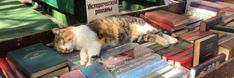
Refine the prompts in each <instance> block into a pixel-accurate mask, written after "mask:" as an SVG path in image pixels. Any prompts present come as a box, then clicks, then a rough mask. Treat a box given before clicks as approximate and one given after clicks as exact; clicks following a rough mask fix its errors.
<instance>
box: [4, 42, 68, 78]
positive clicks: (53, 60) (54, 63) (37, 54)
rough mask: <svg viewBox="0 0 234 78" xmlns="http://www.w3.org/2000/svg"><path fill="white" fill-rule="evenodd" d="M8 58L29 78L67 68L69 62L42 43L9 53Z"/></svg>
mask: <svg viewBox="0 0 234 78" xmlns="http://www.w3.org/2000/svg"><path fill="white" fill-rule="evenodd" d="M7 56H8V57H9V59H11V60H12V61H13V63H14V64H15V65H16V66H17V67H18V68H19V70H21V71H22V72H23V73H24V74H25V75H26V76H27V77H29V78H36V77H40V76H42V75H45V74H48V73H50V72H52V71H55V70H58V69H60V68H63V67H65V66H67V61H66V59H65V58H64V57H62V56H60V55H59V54H57V53H56V51H54V50H53V49H50V48H48V47H47V46H45V45H44V44H42V43H37V44H34V45H31V46H27V47H24V48H20V49H17V50H15V51H11V52H8V54H7Z"/></svg>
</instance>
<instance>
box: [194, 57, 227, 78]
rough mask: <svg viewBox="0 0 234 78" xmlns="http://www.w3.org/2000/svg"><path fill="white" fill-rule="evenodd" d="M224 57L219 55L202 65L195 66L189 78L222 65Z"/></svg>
mask: <svg viewBox="0 0 234 78" xmlns="http://www.w3.org/2000/svg"><path fill="white" fill-rule="evenodd" d="M225 58H226V55H225V54H223V53H221V54H219V55H218V56H215V57H213V58H211V59H209V60H207V61H205V62H204V63H201V64H199V65H197V66H194V67H193V68H192V69H191V71H190V78H195V77H196V76H198V75H199V74H201V73H202V72H203V73H204V72H206V71H208V70H211V69H212V68H215V67H216V66H217V65H219V64H221V63H223V62H224V61H225Z"/></svg>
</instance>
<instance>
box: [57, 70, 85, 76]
mask: <svg viewBox="0 0 234 78" xmlns="http://www.w3.org/2000/svg"><path fill="white" fill-rule="evenodd" d="M59 78H86V76H85V75H84V74H83V73H82V72H81V71H80V70H73V71H71V72H68V73H64V74H63V75H61V76H60V77H59Z"/></svg>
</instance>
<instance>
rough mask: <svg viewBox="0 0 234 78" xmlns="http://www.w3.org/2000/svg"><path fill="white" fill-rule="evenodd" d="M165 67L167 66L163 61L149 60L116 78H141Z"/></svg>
mask: <svg viewBox="0 0 234 78" xmlns="http://www.w3.org/2000/svg"><path fill="white" fill-rule="evenodd" d="M165 65H168V63H167V62H166V61H164V60H160V61H157V60H149V61H147V62H145V63H143V64H141V65H139V66H137V67H136V68H134V69H131V70H129V71H126V72H123V73H120V74H118V75H117V76H116V78H142V77H144V76H146V75H147V74H150V73H152V72H154V71H156V70H158V69H160V68H162V67H164V66H165Z"/></svg>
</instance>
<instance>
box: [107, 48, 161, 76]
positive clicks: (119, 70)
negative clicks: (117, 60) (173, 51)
mask: <svg viewBox="0 0 234 78" xmlns="http://www.w3.org/2000/svg"><path fill="white" fill-rule="evenodd" d="M150 60H154V61H160V60H161V57H160V56H159V55H157V54H153V53H149V54H146V55H144V56H141V57H138V58H135V59H132V60H129V61H127V62H126V63H125V64H122V65H120V66H118V67H116V68H115V69H112V72H113V73H114V75H118V74H120V73H123V72H126V71H129V70H131V69H134V68H136V67H138V66H139V65H141V64H143V63H145V62H147V61H150Z"/></svg>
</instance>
